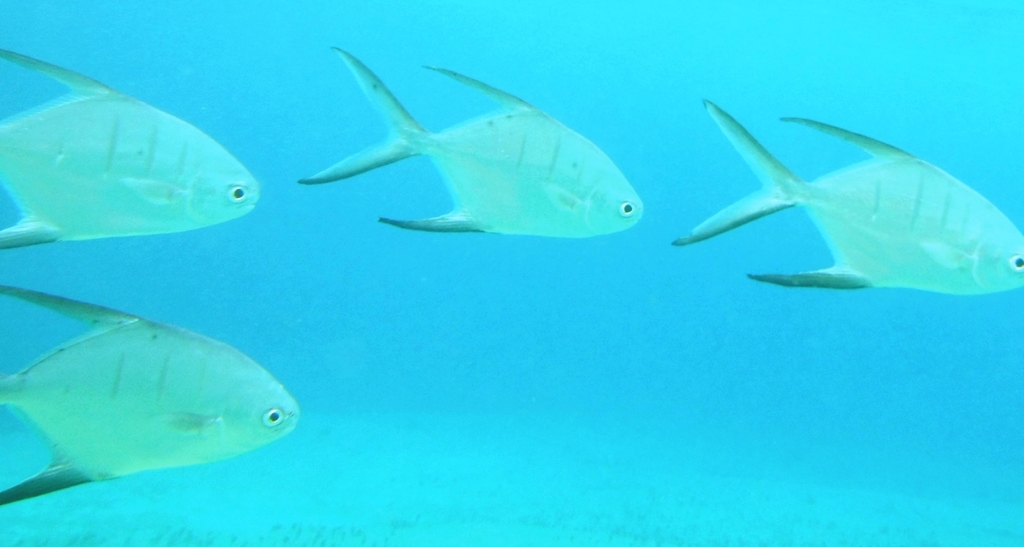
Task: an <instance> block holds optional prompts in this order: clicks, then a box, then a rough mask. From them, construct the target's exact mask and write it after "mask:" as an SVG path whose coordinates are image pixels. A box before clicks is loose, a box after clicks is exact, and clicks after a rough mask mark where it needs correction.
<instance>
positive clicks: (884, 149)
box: [782, 118, 916, 160]
mask: <svg viewBox="0 0 1024 547" xmlns="http://www.w3.org/2000/svg"><path fill="white" fill-rule="evenodd" d="M782 121H784V122H789V123H797V124H800V125H803V126H806V127H810V128H811V129H817V130H818V131H821V132H822V133H825V134H826V135H831V136H833V137H836V138H838V139H842V140H844V141H846V142H848V143H850V144H852V145H854V146H856V147H857V148H860V149H861V150H864V151H865V152H867V153H868V154H871V155H872V156H876V157H880V158H889V159H893V160H907V159H916V158H915V157H914V156H913V155H912V154H908V153H907V152H904V151H903V150H900V149H899V148H896V147H895V146H892V145H890V144H886V143H884V142H882V141H880V140H877V139H872V138H871V137H868V136H866V135H861V134H860V133H854V132H853V131H848V130H846V129H843V128H841V127H836V126H834V125H829V124H827V123H822V122H816V121H814V120H808V119H807V118H782Z"/></svg>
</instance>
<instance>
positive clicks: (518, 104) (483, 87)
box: [423, 66, 534, 110]
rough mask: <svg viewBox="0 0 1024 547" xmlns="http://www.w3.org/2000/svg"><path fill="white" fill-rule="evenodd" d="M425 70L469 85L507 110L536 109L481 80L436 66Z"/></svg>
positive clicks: (427, 67)
mask: <svg viewBox="0 0 1024 547" xmlns="http://www.w3.org/2000/svg"><path fill="white" fill-rule="evenodd" d="M423 68H426V69H429V70H433V71H436V72H440V73H441V74H444V75H445V76H448V77H449V78H451V79H453V80H455V81H456V82H459V83H461V84H465V85H468V86H469V87H472V88H474V89H476V90H478V91H480V92H481V93H483V94H484V95H487V96H488V97H490V98H491V99H493V100H494V101H495V102H497V103H498V104H500V105H501V106H503V107H505V108H507V109H508V110H521V109H529V110H534V107H533V106H532V105H531V104H530V103H528V102H526V101H524V100H522V99H520V98H519V97H516V96H515V95H510V94H508V93H505V92H504V91H502V90H500V89H498V88H496V87H492V86H489V85H487V84H485V83H483V82H481V81H480V80H475V79H473V78H470V77H469V76H464V75H462V74H459V73H458V72H455V71H454V70H448V69H447V68H438V67H434V66H425V67H423Z"/></svg>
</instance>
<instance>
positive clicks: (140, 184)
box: [121, 178, 185, 205]
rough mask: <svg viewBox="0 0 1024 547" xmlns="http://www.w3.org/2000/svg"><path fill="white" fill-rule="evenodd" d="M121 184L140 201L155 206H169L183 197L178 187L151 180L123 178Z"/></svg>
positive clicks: (182, 192)
mask: <svg viewBox="0 0 1024 547" xmlns="http://www.w3.org/2000/svg"><path fill="white" fill-rule="evenodd" d="M121 184H122V185H124V186H125V187H127V188H129V189H130V190H131V191H132V192H134V193H135V194H137V195H138V196H140V197H141V198H142V199H145V200H146V201H148V202H150V203H154V204H156V205H169V204H171V203H174V202H176V201H179V200H180V199H181V198H182V196H184V195H185V192H184V190H182V189H181V188H180V187H178V186H175V185H173V184H169V183H167V182H163V181H159V180H153V179H139V178H124V179H121Z"/></svg>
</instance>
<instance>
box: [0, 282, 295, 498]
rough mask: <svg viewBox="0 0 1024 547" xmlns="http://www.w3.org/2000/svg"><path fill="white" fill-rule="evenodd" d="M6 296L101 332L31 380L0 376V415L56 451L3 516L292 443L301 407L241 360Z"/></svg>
mask: <svg viewBox="0 0 1024 547" xmlns="http://www.w3.org/2000/svg"><path fill="white" fill-rule="evenodd" d="M0 294H2V295H6V296H11V297H15V298H19V299H22V300H25V301H28V302H31V303H33V304H37V305H39V306H43V307H46V308H49V309H51V310H53V311H56V312H59V313H61V314H64V315H66V316H68V317H71V318H73V319H78V320H81V321H84V322H86V323H89V324H90V325H92V326H93V330H92V331H91V332H89V333H88V334H86V335H84V336H82V337H79V338H77V339H75V340H72V341H69V342H67V343H65V344H64V345H62V346H60V347H58V348H57V349H55V350H53V351H52V352H50V353H49V354H48V355H46V356H44V357H42V358H41V359H39V360H38V361H36V362H35V364H33V365H32V366H30V367H29V368H27V369H26V370H25V371H23V372H21V373H18V374H14V375H0V404H5V405H10V406H11V407H12V409H13V410H15V413H16V414H17V415H19V416H20V417H21V418H23V419H24V420H25V421H27V422H29V423H30V424H32V425H34V426H35V427H36V429H37V430H38V431H39V432H40V433H41V434H42V435H44V436H45V437H46V439H47V440H48V441H49V443H50V445H51V446H52V447H53V462H52V463H51V465H50V466H49V467H47V468H46V469H45V470H44V471H43V472H41V473H40V474H38V475H36V476H35V477H32V478H30V479H28V480H26V481H25V482H22V483H21V484H19V485H17V486H14V487H13V488H10V489H8V490H5V491H3V492H0V505H4V504H7V503H12V502H16V501H20V500H24V499H27V498H32V497H36V496H41V495H43V494H47V493H50V492H54V491H57V490H61V489H64V488H69V487H71V486H76V485H79V484H83V483H87V482H92V481H99V480H106V479H113V478H116V477H123V476H125V475H130V474H132V473H137V472H139V471H146V470H151V469H161V468H168V467H179V466H185V465H194V464H201V463H208V462H214V461H218V460H223V459H226V458H231V457H233V456H237V455H239V454H242V453H245V452H248V451H251V450H254V449H256V448H259V447H261V446H263V445H265V444H267V443H270V442H273V441H275V440H277V439H280V438H281V437H282V436H284V435H286V434H288V433H289V432H291V431H292V430H293V429H294V428H295V425H296V423H297V422H298V420H299V406H298V404H297V403H296V402H295V399H294V398H292V396H291V395H290V394H289V393H288V392H287V390H285V388H284V386H282V385H281V383H280V382H278V381H277V380H276V379H274V377H273V376H271V375H270V373H269V372H267V371H266V370H265V369H263V368H262V367H261V366H260V365H259V364H257V363H256V362H255V361H253V360H252V359H250V358H249V357H247V356H245V355H243V354H242V353H241V352H239V351H238V350H236V349H234V348H232V347H230V346H228V345H226V344H223V343H221V342H218V341H216V340H211V339H209V338H206V337H204V336H201V335H199V334H196V333H194V332H190V331H187V330H185V329H181V328H178V327H174V326H170V325H163V324H160V323H155V322H152V321H147V320H145V319H142V318H139V317H135V316H133V315H129V314H126V313H122V312H119V311H115V310H110V309H107V308H102V307H99V306H94V305H91V304H86V303H82V302H76V301H73V300H68V299H65V298H60V297H57V296H51V295H48V294H43V293H38V292H33V291H28V290H24V289H18V288H14V287H5V286H0Z"/></svg>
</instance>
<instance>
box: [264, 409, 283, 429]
mask: <svg viewBox="0 0 1024 547" xmlns="http://www.w3.org/2000/svg"><path fill="white" fill-rule="evenodd" d="M283 421H284V412H282V411H281V409H278V408H272V409H270V410H268V411H267V413H266V414H264V415H263V425H265V426H267V427H277V426H278V425H281V422H283Z"/></svg>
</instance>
